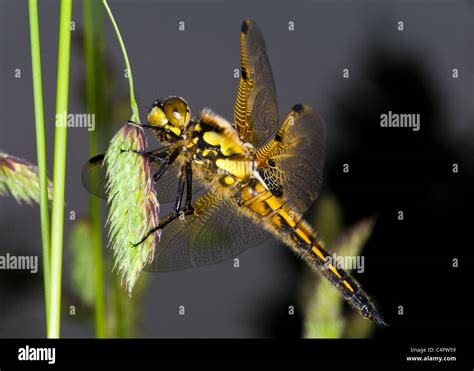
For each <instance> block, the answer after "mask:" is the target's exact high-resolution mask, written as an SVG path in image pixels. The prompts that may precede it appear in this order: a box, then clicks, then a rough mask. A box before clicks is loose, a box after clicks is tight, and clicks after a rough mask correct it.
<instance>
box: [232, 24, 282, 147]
mask: <svg viewBox="0 0 474 371" xmlns="http://www.w3.org/2000/svg"><path fill="white" fill-rule="evenodd" d="M234 122H235V127H236V129H237V131H238V132H239V134H240V137H241V139H242V140H244V141H246V142H250V143H252V144H253V145H254V146H255V147H258V146H259V145H261V144H262V143H264V142H265V141H266V140H267V139H268V138H269V137H270V136H271V135H273V134H274V132H275V131H276V129H277V127H278V105H277V99H276V89H275V81H274V79H273V74H272V70H271V67H270V62H269V60H268V56H267V52H266V47H265V40H264V38H263V35H262V32H261V31H260V29H259V28H258V26H257V24H256V23H254V22H253V21H250V20H247V21H245V22H244V23H243V24H242V30H241V34H240V80H239V87H238V89H237V97H236V100H235V104H234Z"/></svg>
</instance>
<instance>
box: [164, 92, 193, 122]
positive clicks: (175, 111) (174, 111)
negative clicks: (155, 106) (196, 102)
mask: <svg viewBox="0 0 474 371" xmlns="http://www.w3.org/2000/svg"><path fill="white" fill-rule="evenodd" d="M163 110H164V112H165V115H166V118H167V119H168V121H169V122H170V124H171V125H173V126H175V127H177V128H184V127H186V125H187V124H188V122H189V119H190V116H191V111H190V110H189V106H188V103H186V101H185V100H184V99H183V98H180V97H170V98H168V99H166V100H165V101H164V103H163Z"/></svg>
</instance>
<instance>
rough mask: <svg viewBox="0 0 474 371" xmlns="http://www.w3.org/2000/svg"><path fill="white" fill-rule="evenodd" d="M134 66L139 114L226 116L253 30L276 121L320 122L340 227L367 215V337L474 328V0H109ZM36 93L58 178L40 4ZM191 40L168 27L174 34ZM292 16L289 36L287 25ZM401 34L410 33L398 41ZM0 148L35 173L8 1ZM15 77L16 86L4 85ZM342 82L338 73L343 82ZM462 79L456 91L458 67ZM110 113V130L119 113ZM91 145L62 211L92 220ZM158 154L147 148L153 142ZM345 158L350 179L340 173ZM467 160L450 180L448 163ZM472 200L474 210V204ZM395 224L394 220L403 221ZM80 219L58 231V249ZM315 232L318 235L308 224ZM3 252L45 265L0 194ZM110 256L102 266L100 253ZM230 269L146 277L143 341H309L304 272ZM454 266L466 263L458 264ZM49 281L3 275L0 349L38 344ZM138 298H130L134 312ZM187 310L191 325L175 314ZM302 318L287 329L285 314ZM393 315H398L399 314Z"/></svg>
mask: <svg viewBox="0 0 474 371" xmlns="http://www.w3.org/2000/svg"><path fill="white" fill-rule="evenodd" d="M109 3H110V6H111V8H112V10H113V12H114V14H115V17H116V20H117V22H118V24H119V27H120V30H121V32H122V36H123V38H124V42H125V45H126V47H127V50H128V53H129V57H130V62H131V65H132V69H133V73H134V80H135V90H136V94H137V99H138V102H139V105H140V109H141V113H142V118H144V116H143V115H144V113H145V112H146V109H145V108H144V107H145V106H146V105H149V104H150V103H151V102H153V100H154V99H155V98H158V97H160V98H164V97H166V96H168V95H180V96H183V97H184V98H185V99H187V101H188V102H189V103H190V105H191V107H192V109H193V110H194V113H196V114H197V112H198V111H199V110H200V109H201V108H202V107H210V108H211V109H213V110H214V111H216V112H218V113H219V114H221V115H222V116H224V117H226V118H228V119H231V118H232V117H233V116H232V108H233V101H234V97H235V91H236V87H237V82H238V80H237V79H235V78H234V76H233V74H234V71H233V70H234V69H235V68H238V67H239V30H240V25H241V23H242V21H243V20H244V19H247V18H251V19H253V20H255V21H256V22H257V23H258V24H259V26H260V27H261V29H262V31H263V33H264V36H265V39H266V42H267V49H268V53H269V57H270V61H271V64H272V68H273V73H274V76H275V81H276V85H277V92H278V103H279V106H280V118H281V119H283V117H284V115H285V114H286V112H287V111H288V110H289V109H290V107H292V106H293V105H294V104H296V103H300V102H302V103H307V104H309V105H311V106H313V107H314V108H316V109H317V110H319V111H320V113H321V115H322V116H323V118H324V120H325V123H326V130H327V138H328V140H327V145H326V156H327V160H326V169H325V181H324V188H323V195H332V196H334V197H336V198H337V199H338V200H339V201H340V203H341V205H342V208H343V215H344V223H345V225H347V226H350V225H352V224H353V223H355V222H357V221H358V220H360V219H361V218H364V217H369V216H376V217H377V223H376V225H375V229H374V232H373V234H372V236H371V238H370V240H369V241H368V243H367V245H366V247H365V249H364V251H363V255H364V256H365V263H366V267H365V272H364V273H363V274H356V277H357V278H358V279H359V280H360V282H361V283H362V285H363V286H364V287H365V289H366V291H367V292H369V293H371V296H372V297H373V298H374V299H375V300H376V302H377V303H378V305H379V307H380V311H381V312H382V313H383V314H384V316H385V317H386V319H387V321H388V322H389V323H390V324H391V327H390V328H389V329H388V330H384V331H381V330H379V331H377V332H376V333H375V336H391V335H393V336H396V335H398V334H407V333H415V332H420V331H424V332H427V333H430V332H437V333H439V332H442V331H450V330H452V329H454V330H456V329H464V330H466V329H468V328H469V329H473V327H474V321H473V320H472V316H471V312H472V310H471V308H470V307H469V306H468V305H467V303H468V298H467V297H468V295H469V293H470V284H471V283H472V275H470V274H469V272H471V271H472V269H473V260H472V256H473V253H472V250H471V248H472V242H471V233H470V232H471V230H470V229H471V228H472V226H471V225H470V224H471V223H472V215H470V213H468V212H465V211H468V210H467V205H468V203H469V201H471V198H472V197H471V192H472V189H473V186H474V184H473V183H474V168H473V166H474V163H473V136H474V108H473V104H472V103H473V102H474V93H473V87H474V84H473V83H474V52H473V48H472V46H473V41H474V22H473V17H474V3H473V2H472V1H467V0H466V1H413V2H405V1H392V2H382V1H351V2H347V1H305V2H301V1H299V2H298V1H296V2H294V1H291V2H290V1H288V2H285V1H280V2H274V3H272V4H271V5H269V4H267V3H265V2H263V1H259V2H249V1H232V2H231V1H220V2H217V1H215V2H213V1H209V2H204V1H199V2H191V1H189V2H186V1H174V2H159V1H131V0H129V1H118V0H117V1H110V2H109ZM39 5H40V14H39V15H40V32H41V43H42V44H41V48H42V49H41V52H42V65H43V94H44V104H45V122H46V126H47V130H46V135H47V148H48V149H49V152H48V158H47V159H48V168H49V175H50V177H52V175H53V174H52V161H53V152H52V148H53V144H54V124H53V122H54V109H55V98H56V65H57V44H58V32H57V30H58V22H59V20H58V18H59V4H58V3H57V2H56V1H42V2H40V4H39ZM73 20H74V22H75V25H76V31H74V32H73V33H72V37H73V42H72V49H71V80H70V97H69V107H70V109H69V110H70V112H73V113H81V112H84V111H85V108H84V98H83V96H82V94H83V89H82V85H81V84H82V81H83V79H84V63H83V57H82V52H81V37H82V36H81V30H82V28H83V25H82V4H81V2H80V1H75V2H74V8H73ZM179 21H184V22H185V27H186V29H185V31H184V32H180V31H178V22H179ZM290 21H293V22H294V24H295V30H294V31H292V32H290V31H289V30H288V22H290ZM399 21H403V23H404V31H403V32H400V31H398V30H397V26H398V25H397V22H399ZM105 29H106V35H107V37H106V50H107V52H106V53H107V58H108V61H109V72H110V73H111V74H114V76H116V78H115V83H114V87H113V88H114V95H115V98H116V101H117V102H118V101H120V99H122V100H124V99H125V102H126V99H127V94H128V90H127V88H128V86H127V80H126V79H125V78H123V69H124V68H125V67H124V66H123V59H122V56H121V53H120V49H119V46H118V43H117V40H116V37H115V34H114V33H113V30H112V27H111V25H110V23H109V21H108V20H107V19H106V20H105ZM0 56H1V57H0V112H2V119H1V122H0V128H1V130H0V148H1V149H2V150H3V151H5V152H7V153H9V154H12V155H15V156H19V157H22V158H25V159H27V160H29V161H31V162H36V148H35V132H34V117H33V98H32V78H31V62H30V47H29V25H28V7H27V2H26V1H13V0H12V1H5V0H0ZM17 68H19V69H21V78H19V79H17V78H15V76H14V71H15V69H17ZM345 68H347V69H349V74H350V75H349V76H350V78H348V79H344V78H343V69H345ZM454 68H456V69H458V70H459V78H457V79H453V77H452V74H453V72H452V71H453V69H454ZM389 110H391V111H392V112H398V113H415V114H416V113H419V114H420V115H421V130H420V131H418V132H416V131H412V130H411V129H409V128H398V129H394V128H383V129H382V128H381V127H380V115H381V114H383V113H386V112H388V111H389ZM129 115H130V113H129V111H128V110H127V109H125V110H123V113H122V114H120V112H119V113H116V114H115V116H114V122H113V123H111V127H110V132H111V133H114V132H115V131H116V130H117V129H118V128H119V127H120V126H121V125H123V124H124V123H125V122H126V120H127V119H128V118H129ZM87 135H88V132H87V130H86V129H85V128H71V129H69V131H68V153H67V164H68V167H67V179H66V182H67V183H66V203H67V206H66V216H68V215H69V212H70V211H75V213H76V216H77V217H80V216H81V215H85V214H86V213H87V207H88V194H87V192H86V191H85V190H84V189H83V187H82V185H81V180H80V171H81V168H82V165H83V164H84V162H85V161H86V160H87V159H88V147H87ZM150 145H151V146H153V142H152V141H150ZM104 150H105V147H104ZM344 163H348V164H349V166H350V173H349V174H344V173H343V172H342V166H343V164H344ZM453 163H457V164H459V173H457V174H453V172H452V164H453ZM471 202H472V201H471ZM399 210H402V211H403V212H404V221H398V220H397V216H398V215H397V212H398V211H399ZM73 224H74V221H70V220H69V219H68V218H66V222H65V232H66V233H65V236H66V238H67V236H68V232H69V231H70V229H71V227H72V225H73ZM316 228H317V226H316ZM0 241H1V242H0V255H4V254H6V253H7V252H9V253H11V254H17V255H32V254H33V255H39V256H40V255H41V244H40V242H41V238H40V224H39V208H38V207H37V206H32V207H29V206H24V205H22V206H19V205H18V204H17V203H16V202H15V201H14V200H13V199H11V198H0ZM106 254H110V251H107V252H106ZM239 258H240V268H238V269H235V268H234V267H233V261H232V260H230V261H227V262H224V263H221V264H218V265H214V266H209V267H202V268H196V269H192V270H187V271H181V272H174V273H163V274H146V275H148V280H149V287H148V289H147V291H146V294H145V297H144V299H143V301H142V302H141V304H140V305H141V308H142V309H141V316H140V321H139V334H140V336H144V337H202V338H204V337H279V336H288V337H297V336H300V334H301V327H302V324H301V318H302V313H301V307H300V306H299V304H298V295H299V285H300V282H301V280H302V276H303V274H304V270H303V269H302V263H301V262H300V261H299V260H298V259H296V258H295V257H294V256H293V255H292V254H291V252H290V251H289V249H287V248H286V247H284V246H282V245H280V244H277V243H269V244H267V245H264V246H259V247H257V248H253V249H250V250H247V251H246V252H245V253H244V254H242V255H241V256H240V257H239ZM453 258H458V259H459V268H457V269H455V268H453V267H452V259H453ZM64 260H65V264H64V266H63V275H64V280H65V281H64V285H63V287H64V294H63V296H64V297H63V300H64V307H65V309H64V312H63V316H62V335H63V336H65V337H90V336H93V335H94V331H93V327H92V325H91V324H90V323H86V324H84V323H83V322H81V321H79V320H77V318H73V317H71V316H69V315H68V311H67V310H66V308H67V307H69V305H76V303H75V302H74V299H71V298H73V296H72V295H69V294H68V292H69V291H68V290H69V277H70V275H69V264H68V263H69V261H70V256H69V254H68V251H67V249H65V256H64ZM42 284H43V279H42V276H41V275H40V274H36V275H32V274H30V273H26V272H21V271H20V272H19V271H0V337H42V336H44V326H45V325H44V305H43V291H42ZM132 300H133V299H132ZM180 305H184V306H185V307H186V316H184V317H183V316H179V315H178V307H179V306H180ZM289 305H293V306H295V310H296V313H295V315H294V316H288V306H289ZM400 305H401V306H403V308H404V315H402V316H401V315H398V313H397V311H398V307H399V306H400Z"/></svg>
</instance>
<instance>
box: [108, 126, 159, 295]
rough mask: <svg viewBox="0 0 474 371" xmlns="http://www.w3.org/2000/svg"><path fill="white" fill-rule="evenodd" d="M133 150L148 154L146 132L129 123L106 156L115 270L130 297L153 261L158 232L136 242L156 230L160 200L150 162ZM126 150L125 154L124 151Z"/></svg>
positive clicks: (110, 244) (109, 218)
mask: <svg viewBox="0 0 474 371" xmlns="http://www.w3.org/2000/svg"><path fill="white" fill-rule="evenodd" d="M129 150H134V151H146V138H145V135H144V133H143V129H142V128H141V127H139V126H137V125H135V124H132V123H128V124H126V125H125V126H123V127H122V129H120V131H119V132H118V133H117V134H116V135H115V136H114V137H113V138H112V140H111V142H110V146H109V148H108V150H107V153H106V155H105V163H106V166H107V179H108V180H107V187H106V189H107V203H108V205H109V215H108V218H107V224H108V225H109V246H110V247H111V248H112V250H113V252H114V257H115V262H114V269H117V270H118V272H119V274H121V276H122V284H123V282H124V281H125V285H126V288H127V290H128V293H129V295H131V293H132V290H133V287H134V285H135V283H136V282H137V280H138V277H139V275H140V273H141V271H142V269H143V268H144V267H145V266H146V265H147V264H148V263H150V262H151V261H152V260H153V257H154V253H155V246H156V243H157V240H158V239H159V233H158V232H157V233H154V234H152V235H151V236H149V237H148V238H147V239H146V240H145V241H144V242H143V243H142V244H140V245H139V246H136V247H134V246H132V243H137V242H139V241H141V239H142V238H143V237H144V236H145V235H146V234H147V233H148V231H149V230H150V229H152V228H154V227H156V226H157V225H158V223H159V219H158V207H159V204H158V199H157V196H156V192H155V188H154V183H153V179H152V177H151V174H150V164H149V160H148V159H147V158H146V157H144V156H142V155H140V154H137V153H135V152H131V151H129ZM124 151H125V152H124Z"/></svg>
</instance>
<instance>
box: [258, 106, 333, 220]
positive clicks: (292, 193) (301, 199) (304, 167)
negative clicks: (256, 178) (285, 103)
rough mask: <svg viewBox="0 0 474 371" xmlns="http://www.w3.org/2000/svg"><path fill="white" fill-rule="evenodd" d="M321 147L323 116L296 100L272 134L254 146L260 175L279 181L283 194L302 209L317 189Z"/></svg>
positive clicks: (322, 155) (298, 208) (322, 163)
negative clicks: (265, 141) (269, 138)
mask: <svg viewBox="0 0 474 371" xmlns="http://www.w3.org/2000/svg"><path fill="white" fill-rule="evenodd" d="M324 150H325V128H324V123H323V120H322V119H321V117H320V115H319V114H318V112H316V111H314V110H313V109H311V108H310V107H308V106H306V105H301V104H298V105H296V106H294V107H293V108H292V110H291V111H290V112H289V113H288V115H287V116H286V119H285V120H284V122H283V123H282V125H281V126H280V128H279V130H278V132H277V133H276V135H275V138H274V139H272V140H270V141H269V142H267V143H266V144H265V145H263V146H261V147H260V148H259V149H258V151H257V158H258V160H259V163H260V164H262V167H263V169H262V170H263V174H264V176H263V177H264V178H265V175H266V176H268V177H269V178H270V180H269V181H268V182H269V183H275V184H279V185H281V187H282V192H283V195H284V197H285V198H286V199H287V200H288V201H289V202H290V203H291V204H292V205H294V207H296V208H297V210H298V211H299V212H301V213H304V212H305V211H306V210H307V209H308V208H309V207H310V206H311V204H312V203H313V202H314V201H315V200H316V199H317V198H318V196H319V191H320V190H321V185H322V180H323V168H324ZM272 177H273V178H272Z"/></svg>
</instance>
